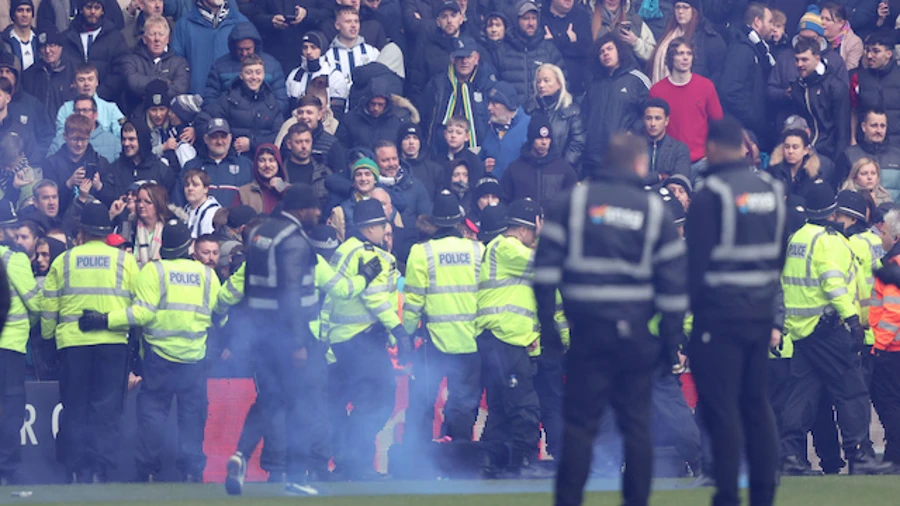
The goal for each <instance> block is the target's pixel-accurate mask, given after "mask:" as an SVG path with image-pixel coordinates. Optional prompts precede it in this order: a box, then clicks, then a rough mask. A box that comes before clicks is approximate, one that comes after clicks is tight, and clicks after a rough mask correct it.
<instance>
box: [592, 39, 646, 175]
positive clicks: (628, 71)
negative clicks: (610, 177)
mask: <svg viewBox="0 0 900 506" xmlns="http://www.w3.org/2000/svg"><path fill="white" fill-rule="evenodd" d="M595 54H599V52H598V53H595ZM596 65H597V70H596V77H595V78H594V80H593V81H591V82H590V83H589V84H588V91H587V96H586V97H585V99H584V102H583V103H582V104H581V110H582V113H583V114H584V119H585V122H586V124H587V125H588V126H587V149H586V150H585V153H584V158H583V160H585V161H591V162H593V163H597V164H600V163H603V157H604V155H605V153H606V144H607V143H608V142H609V138H610V137H611V136H612V135H613V134H614V133H616V132H623V131H630V132H633V133H640V132H642V131H643V129H644V125H643V116H644V112H643V105H644V101H646V100H647V94H648V92H649V91H650V79H648V78H647V76H645V75H644V74H643V73H641V71H639V70H638V69H637V66H636V65H635V63H634V61H633V60H632V59H631V58H628V57H627V56H626V57H625V58H622V56H621V55H620V65H619V67H618V68H617V69H615V70H613V71H612V73H610V72H609V71H608V70H606V69H604V68H603V67H602V66H600V63H599V61H598V62H597V64H596Z"/></svg>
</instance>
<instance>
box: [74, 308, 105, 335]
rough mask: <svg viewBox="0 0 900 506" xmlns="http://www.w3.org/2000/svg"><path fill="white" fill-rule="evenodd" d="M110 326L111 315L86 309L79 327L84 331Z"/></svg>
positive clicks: (79, 320) (80, 319) (103, 328)
mask: <svg viewBox="0 0 900 506" xmlns="http://www.w3.org/2000/svg"><path fill="white" fill-rule="evenodd" d="M108 328H109V317H108V316H107V315H105V314H103V313H98V312H96V311H91V310H85V311H84V312H83V313H82V314H81V318H79V319H78V329H79V330H81V331H82V332H90V331H92V330H106V329H108Z"/></svg>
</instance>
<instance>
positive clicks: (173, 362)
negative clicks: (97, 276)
mask: <svg viewBox="0 0 900 506" xmlns="http://www.w3.org/2000/svg"><path fill="white" fill-rule="evenodd" d="M193 242H194V241H193V239H192V238H191V231H190V229H189V228H188V226H187V225H186V224H185V223H184V222H182V221H180V220H177V219H171V220H169V221H168V222H166V224H165V226H164V227H163V232H162V245H161V248H160V255H161V256H162V260H159V261H156V262H150V263H148V264H147V265H145V266H144V267H143V269H141V272H140V274H139V275H138V279H137V281H136V282H135V284H134V291H135V300H134V304H133V305H131V306H129V307H126V308H120V309H117V310H115V311H111V312H110V313H109V314H101V313H89V314H86V315H85V316H82V317H81V319H80V320H79V324H80V327H81V330H83V331H85V332H89V331H92V330H107V329H110V330H127V329H128V328H130V327H136V326H139V327H143V330H144V339H143V344H144V360H143V375H142V378H143V380H142V381H141V386H140V390H139V391H138V397H137V420H138V438H139V444H138V451H137V456H136V461H137V480H138V481H139V482H146V481H154V480H155V478H156V476H158V475H159V472H160V470H161V469H162V462H161V460H160V454H161V453H162V446H163V443H164V440H165V432H166V429H167V427H166V420H167V419H168V416H169V407H170V406H171V405H172V399H173V398H176V399H177V400H178V404H177V407H178V416H177V419H178V439H179V445H178V451H177V457H176V465H177V466H178V470H179V472H181V477H182V479H183V480H184V481H187V482H200V481H201V480H202V478H203V469H204V468H205V467H206V456H205V455H204V454H203V431H204V428H205V426H206V406H207V397H206V371H205V368H204V364H203V362H202V361H203V358H204V357H205V356H206V340H207V332H208V329H209V327H210V325H211V324H212V312H213V309H215V304H216V299H217V297H218V295H219V289H220V287H221V285H220V283H219V277H218V276H216V273H215V272H214V271H213V270H212V269H210V268H209V267H208V266H205V265H203V264H202V263H200V262H197V261H196V260H193V259H191V256H190V252H189V250H190V247H191V244H193Z"/></svg>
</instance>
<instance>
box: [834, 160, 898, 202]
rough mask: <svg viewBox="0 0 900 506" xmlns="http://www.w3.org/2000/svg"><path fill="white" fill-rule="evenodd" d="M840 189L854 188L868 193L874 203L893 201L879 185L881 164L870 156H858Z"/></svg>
mask: <svg viewBox="0 0 900 506" xmlns="http://www.w3.org/2000/svg"><path fill="white" fill-rule="evenodd" d="M841 190H854V191H858V192H860V193H868V194H869V195H871V196H872V199H873V200H874V201H875V204H876V205H881V204H884V203H885V202H893V200H892V199H891V194H890V193H888V191H887V189H885V187H884V186H882V185H881V166H879V165H878V162H876V161H875V160H872V159H871V158H865V157H863V158H860V159H859V160H857V161H856V163H854V164H853V167H852V168H851V169H850V176H849V177H848V178H847V180H846V181H845V182H844V185H843V186H842V187H841Z"/></svg>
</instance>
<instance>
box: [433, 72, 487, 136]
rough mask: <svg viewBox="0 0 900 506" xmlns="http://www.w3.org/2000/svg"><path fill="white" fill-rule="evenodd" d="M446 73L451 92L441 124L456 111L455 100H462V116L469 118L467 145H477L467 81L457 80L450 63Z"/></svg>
mask: <svg viewBox="0 0 900 506" xmlns="http://www.w3.org/2000/svg"><path fill="white" fill-rule="evenodd" d="M475 72H478V69H477V68H476V69H475V70H474V71H473V72H472V76H471V77H470V78H469V81H471V80H472V77H475ZM447 75H448V77H449V78H450V85H451V86H453V92H452V93H450V100H448V101H447V109H446V111H444V118H443V119H442V120H441V124H442V125H446V124H447V122H448V121H450V118H452V117H453V113H454V111H456V107H457V102H458V101H459V100H462V111H463V116H465V117H466V119H467V120H469V146H471V147H478V138H477V137H476V136H475V115H474V113H473V112H472V101H471V99H470V98H469V83H468V82H467V81H463V82H459V79H458V78H457V77H456V68H455V67H454V66H453V64H452V63H451V64H450V67H449V69H448V70H447Z"/></svg>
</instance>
